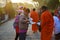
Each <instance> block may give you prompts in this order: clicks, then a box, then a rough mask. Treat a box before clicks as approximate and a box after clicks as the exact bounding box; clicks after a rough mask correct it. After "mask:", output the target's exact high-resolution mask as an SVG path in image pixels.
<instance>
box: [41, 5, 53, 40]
mask: <svg viewBox="0 0 60 40" xmlns="http://www.w3.org/2000/svg"><path fill="white" fill-rule="evenodd" d="M41 11H42V14H41V40H51V38H52V33H53V28H54V20H53V16H52V14H51V12H50V11H49V10H48V8H47V7H46V6H42V7H41Z"/></svg>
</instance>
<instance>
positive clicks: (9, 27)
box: [0, 20, 54, 40]
mask: <svg viewBox="0 0 60 40" xmlns="http://www.w3.org/2000/svg"><path fill="white" fill-rule="evenodd" d="M13 22H14V20H10V21H8V22H6V23H4V24H2V25H1V26H0V40H14V37H15V31H14V28H13ZM27 34H28V36H27V37H26V40H40V33H39V32H37V33H35V34H33V32H32V31H31V25H29V28H28V32H27ZM52 40H54V37H53V38H52Z"/></svg>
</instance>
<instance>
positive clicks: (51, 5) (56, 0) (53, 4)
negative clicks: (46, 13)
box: [47, 0, 59, 9]
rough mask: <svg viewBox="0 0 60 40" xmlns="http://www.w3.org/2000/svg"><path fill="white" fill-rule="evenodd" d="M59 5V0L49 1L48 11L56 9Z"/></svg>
mask: <svg viewBox="0 0 60 40" xmlns="http://www.w3.org/2000/svg"><path fill="white" fill-rule="evenodd" d="M58 5H59V0H49V2H48V4H47V6H48V7H49V8H50V9H55V8H57V7H58Z"/></svg>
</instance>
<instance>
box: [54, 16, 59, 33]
mask: <svg viewBox="0 0 60 40" xmlns="http://www.w3.org/2000/svg"><path fill="white" fill-rule="evenodd" d="M53 18H54V26H55V28H54V32H55V34H58V33H60V20H59V18H58V17H57V16H54V17H53Z"/></svg>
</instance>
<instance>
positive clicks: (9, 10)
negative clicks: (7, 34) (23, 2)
mask: <svg viewBox="0 0 60 40" xmlns="http://www.w3.org/2000/svg"><path fill="white" fill-rule="evenodd" d="M5 12H6V13H7V14H8V15H9V18H10V19H11V18H14V17H15V11H14V9H13V6H12V3H11V2H9V3H7V4H6V6H5Z"/></svg>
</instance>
